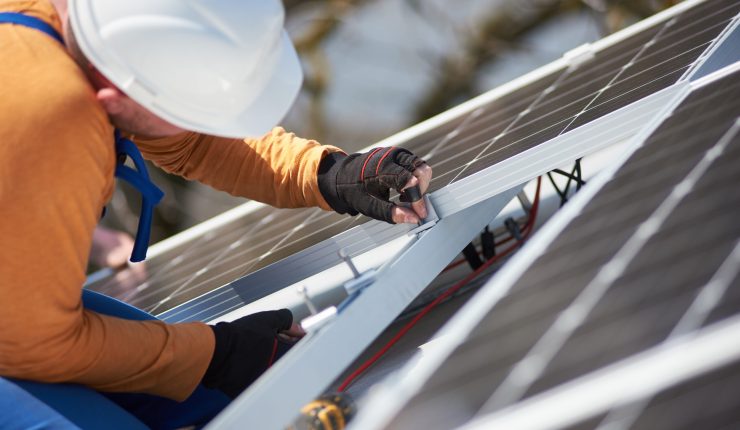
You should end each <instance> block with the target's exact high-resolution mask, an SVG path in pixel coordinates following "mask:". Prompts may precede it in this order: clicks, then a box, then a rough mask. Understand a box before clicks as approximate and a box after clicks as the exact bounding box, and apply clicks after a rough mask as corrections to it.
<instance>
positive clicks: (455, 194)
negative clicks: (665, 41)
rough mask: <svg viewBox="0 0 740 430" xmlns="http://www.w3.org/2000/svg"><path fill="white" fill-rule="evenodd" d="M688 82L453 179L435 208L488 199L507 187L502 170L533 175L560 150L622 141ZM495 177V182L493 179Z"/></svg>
mask: <svg viewBox="0 0 740 430" xmlns="http://www.w3.org/2000/svg"><path fill="white" fill-rule="evenodd" d="M688 88H689V87H688V85H686V84H681V85H675V86H672V87H670V88H667V89H665V90H661V91H659V92H658V93H656V94H654V95H652V96H649V97H646V98H645V99H643V100H640V101H639V102H636V103H634V104H632V105H630V106H627V107H625V108H622V109H620V110H617V111H616V112H613V113H611V114H609V115H606V116H604V117H602V118H599V119H597V120H595V121H593V122H591V123H589V124H586V125H584V126H582V127H580V128H578V129H575V130H573V131H571V132H569V133H567V134H564V135H561V136H559V137H556V138H554V139H552V140H549V141H547V142H545V143H543V144H541V145H538V146H537V148H536V149H534V148H533V149H528V150H525V151H523V152H521V153H518V154H516V155H514V156H511V157H508V158H506V159H505V160H503V161H501V162H499V163H496V164H495V165H493V166H492V167H490V168H488V169H486V170H482V171H480V172H478V173H477V174H476V175H475V176H473V177H469V178H464V179H461V180H459V181H458V182H455V183H453V184H451V185H449V186H447V187H445V189H443V190H440V191H438V192H437V193H436V194H435V197H436V198H435V203H436V204H435V208H436V209H437V211H438V212H439V213H440V214H441V215H442V216H444V214H445V213H447V212H450V211H454V210H456V208H457V207H458V206H462V205H464V204H469V203H471V202H476V201H480V200H483V199H485V198H487V197H488V196H490V195H494V194H495V193H496V192H498V190H499V188H502V189H505V188H506V187H508V183H507V182H506V179H507V176H506V175H501V174H500V172H501V171H510V172H511V177H518V175H520V174H521V171H522V170H527V171H529V172H530V178H534V177H536V176H538V175H540V174H542V173H545V172H546V171H548V170H547V169H548V166H550V165H551V164H552V163H551V160H552V159H553V158H557V157H561V156H562V154H563V151H571V152H570V157H571V158H572V159H574V160H575V159H577V158H580V157H582V156H583V155H585V154H586V153H588V152H592V151H596V150H598V149H600V148H604V147H607V146H609V145H611V144H614V143H617V142H620V141H624V140H625V139H627V138H629V137H630V136H632V135H637V134H639V133H640V130H642V129H643V127H645V126H646V122H645V118H652V117H653V116H659V115H661V112H664V111H665V108H666V106H671V103H672V101H673V100H675V99H676V98H677V97H681V94H682V93H685V92H687V91H688ZM493 176H495V177H496V179H497V181H499V182H492V181H491V177H493Z"/></svg>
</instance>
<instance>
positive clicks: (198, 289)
mask: <svg viewBox="0 0 740 430" xmlns="http://www.w3.org/2000/svg"><path fill="white" fill-rule="evenodd" d="M556 63H558V64H559V65H557V64H556V65H555V66H552V65H551V66H550V67H549V68H548V69H547V70H554V71H558V70H560V68H561V67H562V66H564V63H565V62H564V61H560V62H556ZM556 73H557V72H556ZM542 74H543V73H542V72H540V76H541V75H542ZM532 76H534V77H537V76H538V75H537V74H533V75H532ZM529 79H532V77H530V78H529ZM559 79H562V75H559ZM530 85H531V83H530ZM552 92H554V88H551V90H550V91H545V92H543V93H538V94H533V96H534V97H535V99H534V102H530V106H532V105H536V104H537V103H538V101H541V100H544V99H546V96H547V95H549V94H550V93H552ZM499 95H500V96H501V97H503V96H504V95H505V93H499ZM485 98H488V99H489V100H491V99H492V100H496V97H495V95H487V96H486V97H484V98H482V99H481V100H483V99H485ZM478 103H480V101H478ZM474 106H475V103H470V104H466V106H465V107H464V108H461V109H458V110H457V111H458V112H466V113H472V115H469V117H466V116H464V115H463V114H460V115H458V116H457V117H454V116H452V114H446V115H443V116H446V117H447V118H448V119H450V118H457V119H454V121H461V122H460V123H458V124H456V125H455V128H454V129H453V130H452V131H450V132H448V133H447V134H446V135H445V136H444V137H441V139H440V141H437V142H433V143H436V145H437V149H436V150H435V149H434V147H432V148H431V149H432V150H433V151H432V154H431V155H432V157H431V158H435V155H436V151H442V152H444V151H448V154H449V153H450V152H453V151H454V152H453V153H454V154H455V157H457V156H459V155H464V153H465V152H470V149H467V150H465V151H460V150H459V149H458V148H459V147H460V146H462V144H464V143H465V138H466V136H460V139H456V138H457V137H458V136H459V135H462V134H463V130H465V129H466V128H468V124H469V123H470V125H473V124H475V123H480V122H481V121H483V120H486V121H487V120H490V117H489V116H490V115H493V116H496V115H501V110H500V109H495V110H491V114H490V115H483V112H484V110H485V109H486V108H489V109H490V107H488V106H487V107H486V108H483V107H481V106H478V107H474ZM529 112H531V109H529V108H527V109H525V110H524V111H521V112H520V113H519V115H516V116H514V117H513V118H512V119H513V120H512V119H508V120H507V119H503V120H501V121H499V122H498V123H502V124H507V125H506V128H505V130H507V129H508V130H513V129H514V128H515V125H516V124H517V121H519V120H521V118H523V116H524V115H526V114H527V113H529ZM556 114H557V112H551V113H550V115H556ZM435 121H437V122H439V119H437V120H435ZM435 121H431V123H434V122H435ZM507 121H508V123H507ZM495 124H496V123H494V126H495ZM438 125H439V123H438ZM555 126H557V124H556V125H555ZM555 126H550V128H552V127H555ZM420 129H421V128H418V129H417V132H418V130H420ZM560 131H562V130H560ZM412 134H413V133H412ZM477 134H478V135H480V134H484V133H483V132H481V131H480V130H478V132H477ZM535 134H537V133H535ZM406 135H407V136H409V133H407V134H406ZM474 136H475V134H474V135H473V136H467V137H468V138H469V139H470V138H473V137H474ZM546 137H548V136H547V134H545V135H543V136H541V137H536V138H535V137H534V135H531V134H530V135H525V136H524V138H523V139H528V142H530V143H528V145H530V146H531V145H533V144H534V145H536V144H537V143H538V142H540V141H542V140H543V139H545V138H546ZM523 139H522V140H523ZM445 141H449V143H450V144H449V145H447V144H445V143H444V142H445ZM484 142H485V140H484ZM518 142H519V141H517V142H515V144H516V143H518ZM381 143H382V142H381ZM385 143H390V142H385ZM422 143H423V144H422V145H421V147H419V148H418V149H419V150H421V149H422V147H424V144H426V145H428V144H429V143H428V142H422ZM408 146H412V147H413V146H414V145H413V142H409V145H408ZM512 146H514V144H511V145H509V146H507V148H509V147H512ZM443 148H444V149H443ZM412 149H415V150H416V149H417V148H412ZM505 149H506V148H505ZM461 153H462V154H461ZM499 153H500V154H502V155H503V152H500V151H499ZM513 153H516V151H514V152H513ZM440 155H442V154H440ZM489 155H491V154H489ZM447 158H450V157H447ZM490 161H495V160H492V159H490V158H489V160H487V161H486V162H490ZM435 165H436V164H435ZM468 165H469V164H468ZM466 166H467V165H466ZM464 169H465V168H463V170H464ZM443 170H444V169H443ZM453 173H454V174H455V176H460V175H461V174H463V172H461V171H457V172H453ZM446 179H449V178H446ZM443 180H445V172H444V171H443V172H442V173H441V174H435V178H434V181H436V182H437V184H434V183H433V184H432V191H434V188H435V187H436V186H438V184H440V185H441V184H442V183H443V182H442V181H443ZM325 217H326V218H328V215H326V214H324V215H322V217H321V218H322V219H326V218H325ZM321 222H323V223H324V224H321ZM321 222H318V221H317V223H318V224H317V225H316V226H310V227H311V228H306V230H311V231H318V232H319V233H321V232H322V231H325V232H330V231H331V232H338V231H340V230H341V229H342V228H346V227H347V226H350V225H351V224H352V223H358V222H359V221H358V220H357V219H355V220H354V221H350V222H346V221H343V220H339V221H336V222H334V223H329V224H327V223H326V222H325V221H321ZM341 226H344V227H341ZM316 227H318V228H316ZM235 234H236V233H235ZM329 236H330V235H326V236H322V235H321V234H317V235H316V237H317V239H318V240H320V238H322V237H329ZM303 239H306V238H303ZM221 240H227V239H221ZM206 242H207V243H208V244H204V243H201V244H199V245H198V246H200V247H201V248H203V247H204V246H205V247H206V249H208V248H212V249H214V250H213V251H212V252H214V253H216V254H219V253H220V252H221V251H220V250H219V249H218V246H219V242H218V241H215V240H207V241H206ZM304 242H305V243H308V244H311V243H312V242H311V241H308V240H304ZM234 243H235V242H234ZM231 245H233V243H232V244H229V245H227V246H229V247H230V248H233V249H234V252H233V253H229V254H228V256H224V258H223V260H222V261H220V262H219V264H218V267H219V268H218V269H216V264H213V268H214V270H210V267H199V266H202V263H200V261H203V260H202V259H194V261H192V262H191V264H189V265H182V266H179V265H178V266H179V267H178V268H177V269H173V266H175V265H173V264H172V262H168V263H169V264H168V265H166V267H167V270H166V272H171V273H169V274H168V275H167V276H165V275H161V276H162V277H166V278H168V279H172V281H171V283H170V284H169V285H170V286H167V285H166V284H165V287H164V288H159V287H158V288H157V290H160V291H161V290H163V289H166V288H171V289H174V290H175V291H176V293H175V294H170V296H169V297H165V298H164V299H166V300H164V299H163V298H161V297H159V298H156V297H155V298H152V297H151V296H149V295H148V294H146V293H145V294H141V292H140V291H137V297H138V299H137V300H138V301H137V303H135V304H137V305H140V306H143V307H145V308H147V307H148V308H153V307H154V306H157V307H158V308H159V306H161V304H162V303H165V302H166V303H168V305H169V304H171V305H173V306H176V305H178V303H182V302H185V301H188V300H189V299H190V298H192V297H193V296H195V295H197V294H202V293H205V292H207V291H208V290H209V289H212V288H214V287H218V286H219V285H218V284H219V283H223V282H228V281H229V280H233V279H234V278H238V277H239V276H243V275H246V274H248V273H249V270H244V267H250V265H251V266H252V267H255V268H258V267H261V266H262V265H266V264H270V263H273V262H276V261H278V260H279V259H280V258H282V257H284V256H286V255H290V253H289V252H287V251H288V248H289V249H298V248H297V247H295V246H293V247H288V248H286V249H285V250H282V249H275V250H274V252H273V253H272V254H271V255H270V258H266V257H265V255H263V254H259V255H256V256H253V258H256V260H257V261H261V262H262V263H259V264H260V266H255V265H253V264H252V263H253V261H254V260H248V261H247V262H246V263H242V264H239V265H237V267H232V266H233V263H231V262H232V261H234V260H235V259H236V258H242V257H240V256H241V255H245V254H246V253H248V252H250V250H249V249H247V250H244V249H239V248H237V247H233V246H231ZM278 251H280V252H278ZM204 260H205V261H207V266H208V265H210V264H211V260H212V259H208V258H207V257H206V258H204ZM239 266H241V267H239ZM222 268H223V269H222ZM154 272H156V270H154ZM188 272H195V273H200V274H201V275H205V274H207V273H218V275H217V276H210V277H201V278H200V279H201V280H200V281H197V282H195V281H192V280H191V281H190V282H191V286H190V287H187V288H184V287H180V286H177V285H174V284H176V283H178V282H182V281H183V280H184V279H183V278H182V277H180V278H178V277H177V276H185V277H188V278H189V277H190V276H191V275H186V274H185V273H188ZM178 273H183V275H178ZM124 276H125V275H124ZM158 279H160V277H159V276H158V277H155V278H154V280H155V281H156V280H158ZM222 280H223V281H222ZM114 284H115V282H114ZM150 284H154V282H152V281H151V280H150V282H149V283H148V284H145V286H144V288H142V290H146V289H148V285H150ZM180 296H181V297H180ZM177 297H180V298H177ZM175 298H177V300H172V299H175ZM148 299H153V300H155V303H154V304H151V303H149V304H148V305H147V302H146V301H145V300H148ZM163 300H164V302H163ZM162 309H163V310H164V307H163V308H162Z"/></svg>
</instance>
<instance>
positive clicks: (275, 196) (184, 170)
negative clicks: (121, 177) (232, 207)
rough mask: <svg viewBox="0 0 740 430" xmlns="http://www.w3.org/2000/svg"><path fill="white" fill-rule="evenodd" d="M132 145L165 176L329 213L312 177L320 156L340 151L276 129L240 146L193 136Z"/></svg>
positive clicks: (236, 141) (143, 140)
mask: <svg viewBox="0 0 740 430" xmlns="http://www.w3.org/2000/svg"><path fill="white" fill-rule="evenodd" d="M134 140H135V141H136V144H137V145H138V146H139V149H140V150H141V152H142V153H143V154H144V156H145V157H146V158H148V159H149V160H151V161H153V162H154V163H155V164H156V165H158V166H159V167H161V168H162V169H164V170H165V171H167V172H169V173H173V174H176V175H180V176H183V177H185V178H187V179H194V180H198V181H200V182H203V183H205V184H208V185H210V186H212V187H214V188H216V189H218V190H221V191H226V192H228V193H230V194H232V195H235V196H240V197H246V198H248V199H252V200H257V201H260V202H263V203H267V204H269V205H272V206H276V207H284V208H296V207H310V206H318V207H321V208H323V209H325V210H331V207H330V206H329V205H328V204H327V203H326V200H324V197H323V196H322V195H321V192H320V191H319V186H318V182H317V172H318V168H319V163H320V162H321V160H322V159H323V158H324V156H325V155H326V154H328V153H330V152H341V150H340V149H339V148H336V147H333V146H328V145H321V144H319V143H318V142H316V141H314V140H308V139H303V138H300V137H298V136H296V135H295V134H293V133H289V132H286V131H285V130H284V129H282V128H280V127H276V128H274V129H273V130H272V131H270V132H269V133H267V134H265V135H264V136H262V137H260V138H247V139H243V140H242V139H227V138H220V137H214V136H207V135H202V134H197V133H183V134H179V135H177V136H172V137H167V138H161V139H147V138H142V137H135V138H134Z"/></svg>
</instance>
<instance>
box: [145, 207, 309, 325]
mask: <svg viewBox="0 0 740 430" xmlns="http://www.w3.org/2000/svg"><path fill="white" fill-rule="evenodd" d="M268 223H269V221H268V220H264V219H263V220H262V222H258V223H255V224H254V225H253V226H252V227H251V228H249V229H248V230H247V231H246V232H244V233H240V234H241V238H240V239H238V240H237V241H236V242H232V243H231V244H230V245H229V246H228V247H224V248H222V249H221V251H220V252H218V253H217V254H216V256H215V257H210V256H209V258H210V261H209V262H208V263H206V265H205V266H204V267H203V268H201V269H198V270H197V271H195V272H194V273H193V274H192V275H191V276H190V277H188V278H187V279H185V281H184V282H180V283H178V285H177V286H176V287H175V289H174V290H173V291H172V292H171V293H169V295H168V296H167V297H165V298H164V299H162V300H160V301H159V302H158V303H157V304H155V305H154V306H153V307H150V308H149V309H147V310H148V311H149V312H151V313H156V311H157V309H158V308H159V307H160V306H161V305H162V304H164V303H166V302H168V301H169V300H171V299H172V298H173V297H175V296H177V295H178V293H180V291H183V290H185V291H187V290H186V289H187V288H188V287H189V286H190V284H191V283H192V282H193V281H194V280H195V279H196V278H198V277H199V276H201V275H203V274H205V273H206V272H207V271H208V270H210V268H211V266H212V265H213V264H215V263H217V262H219V261H220V260H221V259H222V258H223V257H224V256H226V255H227V254H228V253H229V252H231V251H232V250H233V249H234V248H235V247H236V246H238V245H237V244H240V243H241V241H242V240H246V239H247V238H248V237H250V236H252V235H253V234H254V233H255V231H256V230H257V229H259V228H261V227H264V225H265V224H268ZM298 227H302V224H299V225H298ZM298 227H296V228H298ZM295 231H296V229H293V231H292V232H295ZM292 232H291V233H292ZM289 237H290V234H288V235H286V236H284V237H283V238H282V239H280V240H281V242H278V244H276V245H273V248H275V247H277V246H279V245H280V243H282V241H284V240H287V238H289ZM235 245H236V246H235ZM268 252H269V251H268ZM252 264H256V263H255V262H252Z"/></svg>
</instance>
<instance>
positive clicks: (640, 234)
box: [489, 159, 706, 406]
mask: <svg viewBox="0 0 740 430" xmlns="http://www.w3.org/2000/svg"><path fill="white" fill-rule="evenodd" d="M705 164H706V159H705ZM675 189H676V190H683V188H680V187H677V188H675ZM684 196H685V194H683V195H681V196H679V197H684ZM671 197H674V198H672V199H671ZM679 201H680V199H679V198H678V197H675V196H669V198H668V199H667V200H665V201H664V204H663V205H661V206H660V207H659V208H658V210H656V214H657V212H658V211H661V210H662V215H661V216H660V217H659V219H660V221H661V222H662V221H664V220H665V218H666V217H667V215H669V214H670V213H671V212H672V210H673V209H674V208H675V206H676V205H677V204H678V202H679ZM666 203H669V204H666ZM661 208H662V209H661ZM654 220H655V218H648V220H647V221H645V222H643V223H642V224H641V226H640V227H638V229H637V231H636V233H635V234H633V235H632V237H631V238H630V239H629V240H628V241H627V243H626V244H625V245H624V246H623V248H622V249H621V250H620V251H619V252H618V253H617V257H615V258H613V259H612V260H611V261H609V262H608V263H607V264H606V265H605V266H603V267H602V270H601V271H600V272H599V274H598V275H597V276H596V278H595V279H594V281H592V282H591V283H590V284H589V285H588V286H587V287H586V288H585V289H584V291H583V292H582V295H586V298H588V297H589V296H588V295H587V293H589V292H591V293H593V294H594V295H593V296H592V298H594V299H595V298H598V299H601V297H603V294H605V293H606V291H607V289H608V288H609V286H610V285H612V284H613V281H614V280H616V278H617V277H618V276H619V275H620V274H621V273H623V270H624V269H625V268H626V266H627V263H628V262H629V259H631V258H634V256H635V255H636V252H638V251H639V250H640V249H642V247H643V245H644V244H645V243H646V242H647V240H648V239H649V238H651V237H652V235H654V234H655V233H656V232H657V227H658V226H659V223H657V222H652V221H654ZM648 228H649V229H651V230H650V231H647V229H648ZM632 242H634V243H632ZM631 245H634V246H631ZM625 250H628V251H627V252H626V254H627V255H628V256H629V257H630V258H629V259H619V258H618V257H619V255H620V253H623V252H624V251H625ZM600 276H601V277H602V278H605V279H600V278H599V277H600ZM592 287H594V288H593V289H592ZM599 287H601V288H599ZM596 302H597V300H593V301H591V302H589V301H588V300H586V304H587V306H585V308H578V307H577V306H576V303H577V301H575V302H574V303H573V305H572V306H571V307H569V308H568V309H566V311H564V312H563V313H562V314H561V315H560V316H559V317H558V320H557V321H556V322H555V323H554V324H553V326H552V327H551V330H549V331H548V333H546V334H545V336H543V338H541V340H542V339H544V338H546V337H547V336H548V335H552V336H550V338H551V339H553V338H557V339H553V343H550V345H555V346H554V347H553V348H552V349H550V350H547V349H546V351H547V353H546V354H544V356H545V357H547V358H546V359H542V356H539V357H537V354H534V353H530V354H529V356H528V357H525V358H524V359H523V360H522V361H520V362H519V364H517V367H518V368H520V369H521V368H526V363H527V360H532V359H535V357H537V358H538V361H537V362H538V363H540V364H542V366H543V367H544V366H546V365H547V363H549V361H550V360H551V359H552V357H553V356H554V354H555V349H557V348H561V347H562V344H563V343H564V342H565V340H566V339H567V338H568V337H570V335H572V333H573V332H574V331H575V329H576V328H577V324H573V325H570V326H568V325H567V324H559V322H561V321H569V322H573V321H575V319H574V318H571V319H567V318H568V313H569V312H570V311H571V310H574V309H577V312H576V314H577V315H579V317H581V318H583V319H585V317H586V314H588V313H589V312H590V311H591V309H593V307H594V306H595V305H596ZM571 317H572V315H571ZM583 319H581V320H580V321H578V322H579V323H581V322H582V321H583ZM566 326H567V329H565V330H561V331H558V327H559V328H561V329H562V328H563V327H566ZM558 336H560V337H558ZM561 341H562V342H561ZM540 345H541V343H540V342H539V341H538V343H537V344H536V346H535V347H534V348H533V349H532V351H535V350H537V349H538V347H539V346H540ZM516 375H517V373H516V370H515V371H513V372H512V373H511V374H510V375H509V378H507V381H505V382H504V383H503V384H502V385H501V386H500V387H499V390H498V392H497V393H496V395H500V393H502V392H506V389H507V385H506V384H507V382H508V383H509V385H511V381H512V380H515V379H516ZM537 377H539V374H535V372H531V373H528V378H531V379H530V380H529V381H526V382H524V383H520V386H519V388H520V389H521V390H522V394H523V392H524V391H526V390H527V388H524V387H521V386H522V385H527V384H531V383H533V382H534V380H535V379H536V378H537ZM514 391H516V390H514ZM494 397H495V396H494ZM514 397H517V395H515V396H514ZM489 406H490V405H489Z"/></svg>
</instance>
